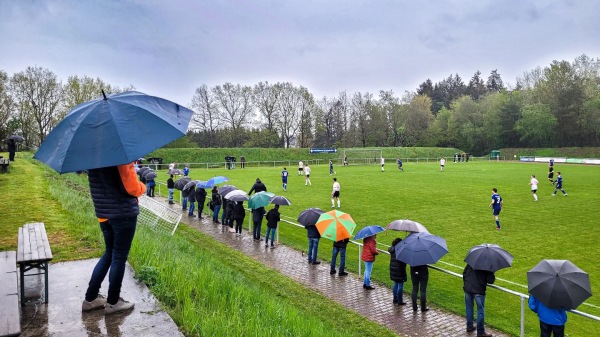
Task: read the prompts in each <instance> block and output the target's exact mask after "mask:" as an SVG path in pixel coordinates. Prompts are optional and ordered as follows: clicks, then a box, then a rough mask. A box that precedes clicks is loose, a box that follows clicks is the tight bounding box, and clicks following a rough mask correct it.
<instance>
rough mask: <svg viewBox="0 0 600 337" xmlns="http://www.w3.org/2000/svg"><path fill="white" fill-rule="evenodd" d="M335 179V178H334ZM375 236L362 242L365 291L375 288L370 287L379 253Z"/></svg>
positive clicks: (368, 237)
mask: <svg viewBox="0 0 600 337" xmlns="http://www.w3.org/2000/svg"><path fill="white" fill-rule="evenodd" d="M334 179H335V178H334ZM376 237H377V235H373V236H367V237H366V238H365V239H364V240H363V251H362V255H361V260H363V262H364V263H365V274H364V278H363V288H364V289H367V290H373V289H375V287H373V286H371V272H372V271H373V262H375V257H376V256H377V254H379V252H378V251H377V241H375V239H376Z"/></svg>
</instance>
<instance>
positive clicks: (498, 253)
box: [465, 243, 513, 272]
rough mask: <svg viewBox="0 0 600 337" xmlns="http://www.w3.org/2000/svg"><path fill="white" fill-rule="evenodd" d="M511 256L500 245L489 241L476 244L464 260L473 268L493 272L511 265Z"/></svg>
mask: <svg viewBox="0 0 600 337" xmlns="http://www.w3.org/2000/svg"><path fill="white" fill-rule="evenodd" d="M512 261H513V256H512V255H511V254H510V253H509V252H507V251H506V250H504V249H502V248H501V247H500V246H498V245H495V244H490V243H483V244H480V245H477V246H475V247H473V248H471V249H469V252H468V253H467V256H466V257H465V262H466V263H468V264H469V265H470V266H471V267H473V269H475V270H488V271H491V272H495V271H497V270H499V269H502V268H508V267H510V266H512Z"/></svg>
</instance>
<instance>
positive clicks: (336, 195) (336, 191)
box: [331, 178, 340, 208]
mask: <svg viewBox="0 0 600 337" xmlns="http://www.w3.org/2000/svg"><path fill="white" fill-rule="evenodd" d="M335 200H337V208H340V183H338V181H337V178H333V190H332V191H331V208H334V207H335V203H334V201H335Z"/></svg>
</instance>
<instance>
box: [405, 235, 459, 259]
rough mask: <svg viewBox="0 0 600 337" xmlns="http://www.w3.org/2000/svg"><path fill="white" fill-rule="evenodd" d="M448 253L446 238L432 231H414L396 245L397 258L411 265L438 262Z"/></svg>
mask: <svg viewBox="0 0 600 337" xmlns="http://www.w3.org/2000/svg"><path fill="white" fill-rule="evenodd" d="M447 253H448V246H447V245H446V240H444V239H442V238H441V237H439V236H435V235H433V234H430V233H412V234H410V235H409V236H407V237H406V239H404V240H402V241H400V243H399V244H397V245H396V259H397V260H400V261H402V262H404V263H406V264H409V265H411V266H422V265H425V264H430V263H436V262H437V261H438V260H439V259H441V258H442V256H444V255H446V254H447Z"/></svg>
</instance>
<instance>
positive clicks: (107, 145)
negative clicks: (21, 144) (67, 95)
mask: <svg viewBox="0 0 600 337" xmlns="http://www.w3.org/2000/svg"><path fill="white" fill-rule="evenodd" d="M192 113H193V112H192V111H191V110H190V109H187V108H185V107H182V106H180V105H178V104H176V103H173V102H171V101H168V100H166V99H163V98H158V97H154V96H149V95H146V94H143V93H140V92H136V91H129V92H124V93H120V94H115V95H111V96H108V97H106V96H104V97H103V98H99V99H96V100H93V101H89V102H86V103H83V104H80V105H78V106H76V107H74V108H73V109H72V110H71V111H70V112H69V113H68V114H67V116H66V117H65V118H64V119H63V120H62V121H61V122H60V123H58V125H57V126H56V127H54V129H52V131H51V132H50V134H48V136H47V137H46V139H45V140H44V142H43V143H42V144H41V145H40V148H39V150H38V151H37V152H36V154H35V156H34V158H36V159H38V160H40V161H42V162H44V163H46V164H47V165H48V166H50V167H51V168H53V169H54V170H56V171H57V172H59V173H65V172H74V171H81V170H87V169H94V168H100V167H107V166H116V165H122V164H127V163H131V162H133V161H135V160H137V159H138V158H140V157H142V156H144V155H146V154H148V153H150V152H152V151H154V150H156V149H158V148H159V147H161V146H163V145H166V144H168V143H170V142H172V141H174V140H176V139H178V138H180V137H182V136H184V135H185V133H186V131H187V128H188V124H189V123H190V119H191V118H192Z"/></svg>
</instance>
